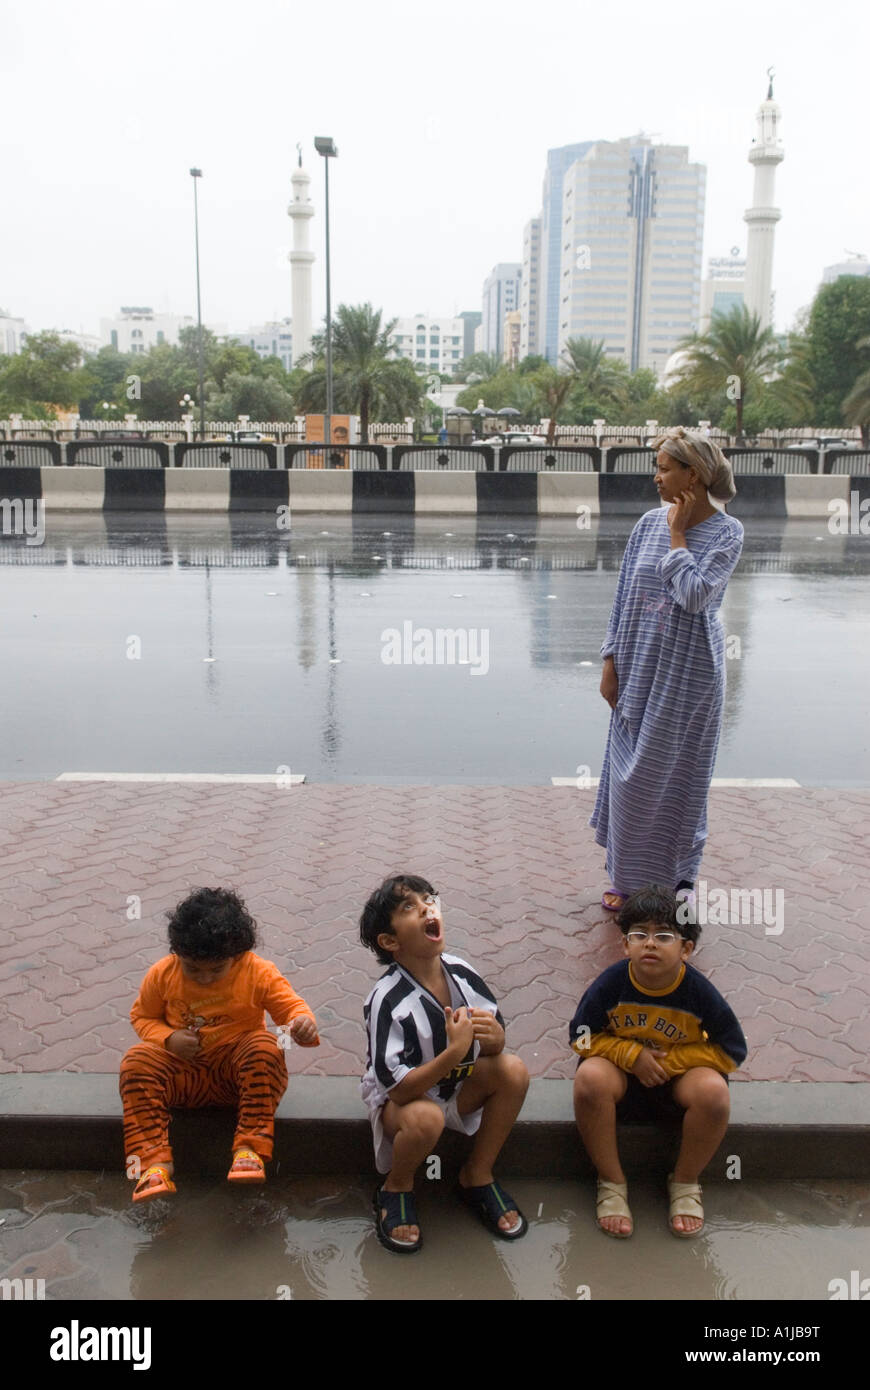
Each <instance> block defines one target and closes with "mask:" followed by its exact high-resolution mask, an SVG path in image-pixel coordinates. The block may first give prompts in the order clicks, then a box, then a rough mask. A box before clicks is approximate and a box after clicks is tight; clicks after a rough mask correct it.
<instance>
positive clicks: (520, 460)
mask: <svg viewBox="0 0 870 1390" xmlns="http://www.w3.org/2000/svg"><path fill="white" fill-rule="evenodd" d="M498 466H499V472H501V473H549V472H560V473H599V472H600V471H601V450H600V449H596V447H595V445H594V444H592V445H589V446H588V447H583V448H569V447H566V446H565V445H563V444H558V445H554V446H553V447H552V448H546V447H545V448H543V449H542V448H540V447H539V446H537V445H532V446H531V447H530V446H529V445H528V444H505V445H504V446H503V447H502V448H501V449H500V450H499V460H498Z"/></svg>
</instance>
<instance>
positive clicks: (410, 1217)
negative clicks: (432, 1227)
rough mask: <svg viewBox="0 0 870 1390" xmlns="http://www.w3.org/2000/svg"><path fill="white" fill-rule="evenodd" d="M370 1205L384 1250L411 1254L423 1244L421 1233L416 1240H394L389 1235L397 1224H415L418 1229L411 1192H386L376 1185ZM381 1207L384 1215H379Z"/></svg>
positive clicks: (418, 1224) (398, 1253)
mask: <svg viewBox="0 0 870 1390" xmlns="http://www.w3.org/2000/svg"><path fill="white" fill-rule="evenodd" d="M372 1206H373V1207H374V1210H375V1226H376V1228H377V1232H378V1240H379V1241H380V1242H381V1245H382V1246H383V1247H384V1249H385V1250H392V1251H393V1252H394V1253H395V1254H396V1255H413V1254H414V1253H415V1252H416V1251H417V1250H419V1249H420V1247H421V1246H422V1244H423V1237H422V1235H419V1236H418V1237H417V1239H416V1240H394V1239H393V1237H392V1236H391V1235H390V1231H394V1230H395V1229H396V1227H397V1226H416V1227H417V1229H418V1230H419V1228H420V1223H419V1221H418V1220H417V1208H416V1206H415V1205H414V1194H413V1192H387V1191H386V1190H385V1189H384V1188H381V1187H377V1188H375V1195H374V1197H373V1198H372ZM382 1209H383V1210H384V1211H386V1213H387V1214H386V1216H383V1217H382V1216H381V1210H382Z"/></svg>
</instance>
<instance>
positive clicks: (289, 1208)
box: [0, 1171, 870, 1321]
mask: <svg viewBox="0 0 870 1390" xmlns="http://www.w3.org/2000/svg"><path fill="white" fill-rule="evenodd" d="M178 1183H179V1191H178V1194H177V1195H176V1196H175V1197H174V1198H171V1199H170V1198H165V1199H162V1200H158V1201H157V1202H155V1203H153V1204H152V1205H150V1206H147V1205H139V1206H136V1207H133V1206H132V1205H131V1203H130V1200H129V1184H128V1183H127V1182H126V1180H125V1179H124V1177H123V1176H122V1175H121V1174H118V1173H109V1172H106V1173H102V1174H94V1173H68V1172H38V1173H34V1172H31V1173H25V1172H21V1171H17V1172H12V1171H5V1172H0V1218H2V1223H3V1224H2V1225H0V1275H2V1277H9V1278H12V1277H19V1278H22V1279H23V1278H31V1279H39V1278H43V1279H45V1297H46V1298H47V1299H56V1300H65V1299H86V1300H89V1299H93V1300H131V1299H132V1300H138V1299H161V1300H163V1299H181V1300H184V1299H234V1300H275V1299H296V1300H339V1299H343V1300H363V1299H404V1300H409V1299H410V1300H417V1299H436V1300H441V1299H444V1300H476V1299H499V1300H510V1299H521V1300H541V1299H544V1300H565V1299H577V1298H584V1299H585V1298H590V1299H592V1300H593V1301H596V1300H603V1299H637V1300H648V1299H655V1300H666V1301H667V1300H687V1299H688V1300H705V1299H725V1300H742V1299H762V1300H768V1299H771V1300H783V1299H784V1300H795V1301H801V1300H826V1299H830V1296H831V1294H830V1291H829V1287H828V1286H829V1284H830V1283H831V1281H832V1280H835V1279H838V1278H842V1279H846V1280H847V1281H848V1279H849V1276H850V1271H852V1270H855V1269H859V1270H860V1269H862V1268H863V1270H864V1273H865V1274H866V1273H867V1269H866V1265H867V1246H868V1241H867V1227H868V1224H870V1184H868V1183H867V1182H852V1181H849V1182H846V1181H828V1182H821V1181H819V1182H812V1183H810V1182H791V1183H784V1182H783V1183H771V1182H768V1183H755V1184H750V1183H748V1182H746V1181H735V1182H732V1183H721V1184H716V1185H713V1184H711V1185H710V1186H708V1187H706V1188H705V1190H704V1200H705V1208H706V1213H707V1226H706V1230H705V1232H704V1234H703V1235H702V1236H701V1237H700V1238H699V1239H696V1240H693V1241H677V1240H675V1239H674V1238H673V1237H672V1236H671V1235H670V1234H669V1232H668V1231H667V1229H666V1225H665V1221H666V1210H667V1209H666V1202H665V1196H664V1193H663V1191H661V1190H659V1188H658V1187H656V1186H654V1185H653V1184H652V1183H632V1184H631V1187H630V1197H631V1204H632V1210H633V1213H634V1218H635V1234H634V1236H633V1237H632V1239H631V1240H628V1241H616V1240H611V1239H609V1238H608V1237H606V1236H604V1235H602V1234H600V1233H599V1232H598V1231H597V1230H596V1229H595V1226H594V1222H593V1189H592V1185H591V1183H589V1182H583V1183H571V1182H555V1181H552V1182H544V1181H540V1180H538V1179H534V1180H532V1179H510V1181H509V1183H508V1186H509V1190H510V1191H511V1192H512V1193H513V1195H514V1196H515V1197H516V1199H517V1200H518V1201H519V1203H520V1205H521V1207H522V1208H523V1210H524V1211H525V1213H526V1216H527V1217H528V1218H529V1222H530V1229H529V1233H528V1235H527V1236H525V1237H524V1238H523V1239H522V1240H521V1241H519V1242H517V1244H516V1245H509V1244H507V1243H506V1242H502V1241H497V1240H494V1239H493V1238H492V1237H491V1236H490V1235H489V1234H488V1233H487V1232H486V1231H485V1230H484V1229H483V1227H482V1226H481V1225H480V1224H479V1223H478V1222H477V1220H476V1219H475V1217H474V1216H473V1215H472V1214H471V1213H469V1212H468V1211H466V1210H465V1209H464V1208H463V1207H462V1206H461V1205H460V1204H459V1202H458V1201H457V1200H456V1198H455V1197H454V1195H453V1193H452V1191H451V1190H450V1189H451V1183H450V1181H449V1180H448V1179H447V1178H446V1176H445V1180H444V1185H443V1189H442V1188H441V1185H440V1184H439V1183H429V1184H426V1183H425V1182H423V1183H421V1184H420V1185H418V1191H419V1190H420V1189H421V1188H422V1189H423V1190H422V1191H421V1197H420V1202H419V1212H420V1222H421V1227H422V1229H423V1232H424V1239H425V1242H426V1243H425V1247H424V1249H423V1250H421V1251H420V1253H419V1255H416V1256H415V1257H414V1259H413V1261H410V1260H407V1259H403V1258H402V1257H400V1256H397V1255H392V1254H390V1253H389V1252H388V1251H385V1250H383V1249H382V1248H381V1247H380V1245H379V1244H378V1242H377V1239H376V1236H375V1233H374V1229H373V1225H372V1220H371V1214H370V1213H371V1207H370V1202H371V1194H372V1190H373V1187H374V1183H373V1182H372V1183H368V1184H367V1183H363V1182H361V1181H348V1180H347V1179H346V1178H329V1177H317V1178H298V1177H294V1178H289V1179H288V1178H286V1177H282V1176H281V1174H278V1175H277V1177H275V1178H273V1179H271V1180H270V1182H269V1185H268V1187H267V1188H265V1189H259V1190H256V1191H251V1190H248V1191H237V1190H232V1189H229V1188H227V1187H226V1185H224V1184H221V1183H215V1182H213V1181H209V1182H206V1181H203V1180H198V1179H193V1178H185V1177H184V1176H183V1175H179V1176H178ZM796 1321H801V1319H800V1318H797V1319H796Z"/></svg>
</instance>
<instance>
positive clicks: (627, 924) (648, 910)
mask: <svg viewBox="0 0 870 1390" xmlns="http://www.w3.org/2000/svg"><path fill="white" fill-rule="evenodd" d="M696 915H697V914H696V912H695V904H694V901H693V899H692V897H691V896H690V895H689V894H687V893H680V894H679V895H677V894H676V893H674V892H673V891H672V889H670V888H662V887H661V886H660V885H659V884H658V883H648V884H647V885H646V887H645V888H639V889H638V890H637V892H636V893H632V895H631V897H630V898H629V899H628V901H627V902H625V903H624V904H623V906H622V907H621V908H620V910H619V912H618V913H617V916H616V925H617V926H618V927H619V930H620V931H621V932H622V934H623V936H625V935H626V934H627V933H628V932H630V931H631V929H632V927H636V926H638V925H642V924H643V923H644V922H654V923H655V924H656V926H659V927H667V928H668V929H669V930H670V931H674V932H676V933H677V935H678V936H681V937H682V938H683V940H684V941H692V942H696V941H697V940H698V937H699V936H700V935H701V928H700V927H699V926H698V923H697V920H696Z"/></svg>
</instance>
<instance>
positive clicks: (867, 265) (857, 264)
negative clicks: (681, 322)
mask: <svg viewBox="0 0 870 1390" xmlns="http://www.w3.org/2000/svg"><path fill="white" fill-rule="evenodd" d="M841 275H870V261H868V259H867V257H866V256H861V255H858V254H856V255H854V256H850V257H849V260H848V261H838V263H837V264H836V265H826V266H825V268H824V270H823V271H822V284H823V285H830V284H833V282H834V281H835V280H839V279H840V277H841ZM2 322H3V320H2V319H0V324H2Z"/></svg>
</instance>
